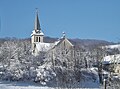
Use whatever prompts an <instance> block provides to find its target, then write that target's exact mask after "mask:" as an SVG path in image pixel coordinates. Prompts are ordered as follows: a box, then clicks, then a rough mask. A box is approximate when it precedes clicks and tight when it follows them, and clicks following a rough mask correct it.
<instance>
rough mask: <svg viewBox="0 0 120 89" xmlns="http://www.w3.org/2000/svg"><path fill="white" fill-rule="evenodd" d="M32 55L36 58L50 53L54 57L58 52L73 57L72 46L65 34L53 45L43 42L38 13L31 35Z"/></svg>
mask: <svg viewBox="0 0 120 89" xmlns="http://www.w3.org/2000/svg"><path fill="white" fill-rule="evenodd" d="M31 44H32V54H33V55H34V56H37V55H38V54H39V53H40V52H52V53H53V54H54V55H55V54H56V53H57V52H58V50H60V54H63V55H64V54H69V55H71V56H73V48H74V45H73V44H72V43H71V42H70V41H69V40H68V39H67V38H66V36H65V33H64V32H63V36H62V37H61V38H60V39H58V41H55V42H54V43H45V42H44V33H43V32H42V30H41V27H40V22H39V18H38V11H37V12H36V16H35V23H34V30H33V31H32V34H31Z"/></svg>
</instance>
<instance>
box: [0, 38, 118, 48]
mask: <svg viewBox="0 0 120 89" xmlns="http://www.w3.org/2000/svg"><path fill="white" fill-rule="evenodd" d="M15 39H17V38H15V37H13V38H9V37H6V38H0V42H4V41H7V40H15ZM21 40H27V41H31V39H30V38H24V39H21ZM57 40H58V38H52V37H48V36H46V37H44V42H46V43H53V42H55V41H57ZM69 40H70V41H71V42H72V43H73V44H74V45H84V46H92V45H114V44H116V43H114V42H108V41H105V40H97V39H69Z"/></svg>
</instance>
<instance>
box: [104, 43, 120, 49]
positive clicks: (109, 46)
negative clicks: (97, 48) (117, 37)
mask: <svg viewBox="0 0 120 89" xmlns="http://www.w3.org/2000/svg"><path fill="white" fill-rule="evenodd" d="M105 48H111V49H114V48H120V44H116V45H108V46H105Z"/></svg>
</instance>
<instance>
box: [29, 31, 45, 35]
mask: <svg viewBox="0 0 120 89" xmlns="http://www.w3.org/2000/svg"><path fill="white" fill-rule="evenodd" d="M32 35H40V36H44V33H43V32H42V31H41V30H40V32H38V33H36V32H35V30H33V31H32V34H31V36H32Z"/></svg>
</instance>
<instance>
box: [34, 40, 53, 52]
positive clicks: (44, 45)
mask: <svg viewBox="0 0 120 89" xmlns="http://www.w3.org/2000/svg"><path fill="white" fill-rule="evenodd" d="M52 47H53V43H41V42H40V43H36V48H37V50H38V51H44V52H47V51H48V50H50V49H51V48H52Z"/></svg>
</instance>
